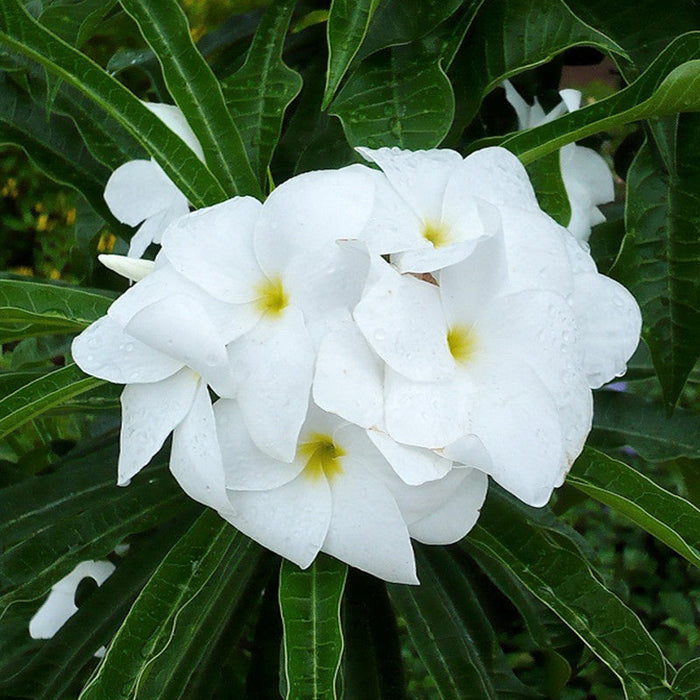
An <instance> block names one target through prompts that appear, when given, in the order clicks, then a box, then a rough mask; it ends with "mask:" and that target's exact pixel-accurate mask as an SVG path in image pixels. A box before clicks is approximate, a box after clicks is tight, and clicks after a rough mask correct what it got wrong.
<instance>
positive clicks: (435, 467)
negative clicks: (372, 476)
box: [367, 430, 452, 486]
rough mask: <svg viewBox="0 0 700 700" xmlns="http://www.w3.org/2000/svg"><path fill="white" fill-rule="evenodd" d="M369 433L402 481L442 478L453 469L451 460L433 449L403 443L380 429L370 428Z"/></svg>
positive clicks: (413, 482) (411, 483)
mask: <svg viewBox="0 0 700 700" xmlns="http://www.w3.org/2000/svg"><path fill="white" fill-rule="evenodd" d="M367 435H368V436H369V439H370V440H371V441H372V442H373V443H374V445H375V446H376V448H377V449H378V450H379V451H380V452H381V453H382V454H383V455H384V458H385V459H386V460H387V462H389V464H391V466H392V468H393V469H394V471H395V472H396V473H397V474H398V476H399V477H400V478H401V479H402V481H405V482H406V483H407V484H410V485H411V486H418V485H420V484H424V483H425V482H426V481H434V480H435V479H441V478H442V477H443V476H445V474H447V472H449V471H450V469H452V461H451V460H449V459H445V458H444V457H441V456H440V455H438V454H436V453H435V452H433V451H432V450H427V449H425V448H423V447H411V446H409V445H402V444H400V443H398V442H396V441H395V440H393V439H392V438H391V437H389V435H387V434H386V433H384V432H380V431H378V430H368V431H367Z"/></svg>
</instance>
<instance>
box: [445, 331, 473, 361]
mask: <svg viewBox="0 0 700 700" xmlns="http://www.w3.org/2000/svg"><path fill="white" fill-rule="evenodd" d="M447 347H448V348H449V349H450V353H451V354H452V357H454V359H455V361H456V362H460V363H464V362H467V361H469V360H470V359H471V358H472V357H473V355H474V352H475V350H476V337H475V335H474V331H472V329H471V328H469V327H467V326H452V328H450V329H449V330H448V331H447Z"/></svg>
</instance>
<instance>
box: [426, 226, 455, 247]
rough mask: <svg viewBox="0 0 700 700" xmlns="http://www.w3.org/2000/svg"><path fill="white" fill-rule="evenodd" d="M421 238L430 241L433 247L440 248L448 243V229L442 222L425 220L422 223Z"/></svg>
mask: <svg viewBox="0 0 700 700" xmlns="http://www.w3.org/2000/svg"><path fill="white" fill-rule="evenodd" d="M422 234H423V238H425V240H426V241H430V242H431V243H432V244H433V247H434V248H441V247H442V246H445V245H448V244H449V243H450V231H449V229H448V228H447V226H445V224H443V223H439V224H435V223H433V222H432V221H427V222H425V223H424V224H423V231H422Z"/></svg>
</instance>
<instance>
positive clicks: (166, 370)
mask: <svg viewBox="0 0 700 700" xmlns="http://www.w3.org/2000/svg"><path fill="white" fill-rule="evenodd" d="M71 354H72V356H73V359H74V360H75V363H76V364H77V365H78V367H80V369H82V370H83V371H84V372H87V374H91V375H92V376H93V377H99V378H100V379H106V380H107V381H108V382H113V383H115V384H130V383H134V382H157V381H160V380H161V379H165V378H166V377H169V376H170V375H172V374H175V372H177V371H178V370H179V369H181V368H182V362H180V361H179V360H176V359H173V358H172V357H169V356H168V355H164V354H163V353H162V352H159V351H158V350H155V349H153V348H151V347H149V346H148V345H144V344H143V343H142V342H140V341H138V340H137V339H136V338H134V337H132V336H131V335H129V334H127V333H126V332H125V331H124V330H123V329H122V327H121V326H120V325H119V324H118V323H116V322H115V321H114V320H113V319H111V318H110V317H109V316H103V317H102V318H100V319H98V320H97V321H95V322H94V323H93V324H92V325H91V326H89V327H88V328H86V329H85V330H84V331H83V332H82V333H81V334H80V335H79V336H77V337H76V338H75V340H73V344H72V345H71Z"/></svg>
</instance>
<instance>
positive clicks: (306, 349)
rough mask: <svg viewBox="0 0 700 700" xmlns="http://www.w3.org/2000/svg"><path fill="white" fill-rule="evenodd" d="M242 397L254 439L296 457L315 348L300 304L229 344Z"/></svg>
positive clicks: (274, 453) (276, 453) (277, 454)
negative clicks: (299, 307)
mask: <svg viewBox="0 0 700 700" xmlns="http://www.w3.org/2000/svg"><path fill="white" fill-rule="evenodd" d="M229 357H230V360H231V365H232V366H233V367H234V368H235V371H236V372H237V375H238V378H239V386H238V395H237V396H238V402H239V405H240V408H241V412H242V413H243V418H244V420H245V423H246V425H247V426H248V430H249V432H250V436H251V438H252V439H253V442H254V443H255V444H256V445H257V446H258V448H259V449H260V450H262V451H263V452H265V453H266V454H268V455H270V456H271V457H274V458H275V459H279V460H281V461H283V462H291V461H292V460H293V459H294V456H295V454H296V442H297V437H298V436H299V430H300V428H301V425H302V423H303V422H304V418H305V417H306V411H307V406H308V401H309V391H310V389H311V380H312V376H313V363H314V350H313V346H312V344H311V339H310V338H309V334H308V331H307V330H306V326H305V325H304V319H303V316H302V314H301V312H300V311H298V309H293V308H289V307H288V308H287V309H285V310H284V312H283V313H282V315H281V316H280V317H279V318H271V319H268V318H265V317H263V319H262V320H261V321H260V323H259V324H258V325H257V326H256V327H255V328H254V329H253V330H252V331H250V332H249V333H247V334H246V335H244V336H242V337H241V338H239V339H238V340H236V341H234V342H233V343H232V344H231V345H230V346H229Z"/></svg>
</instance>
